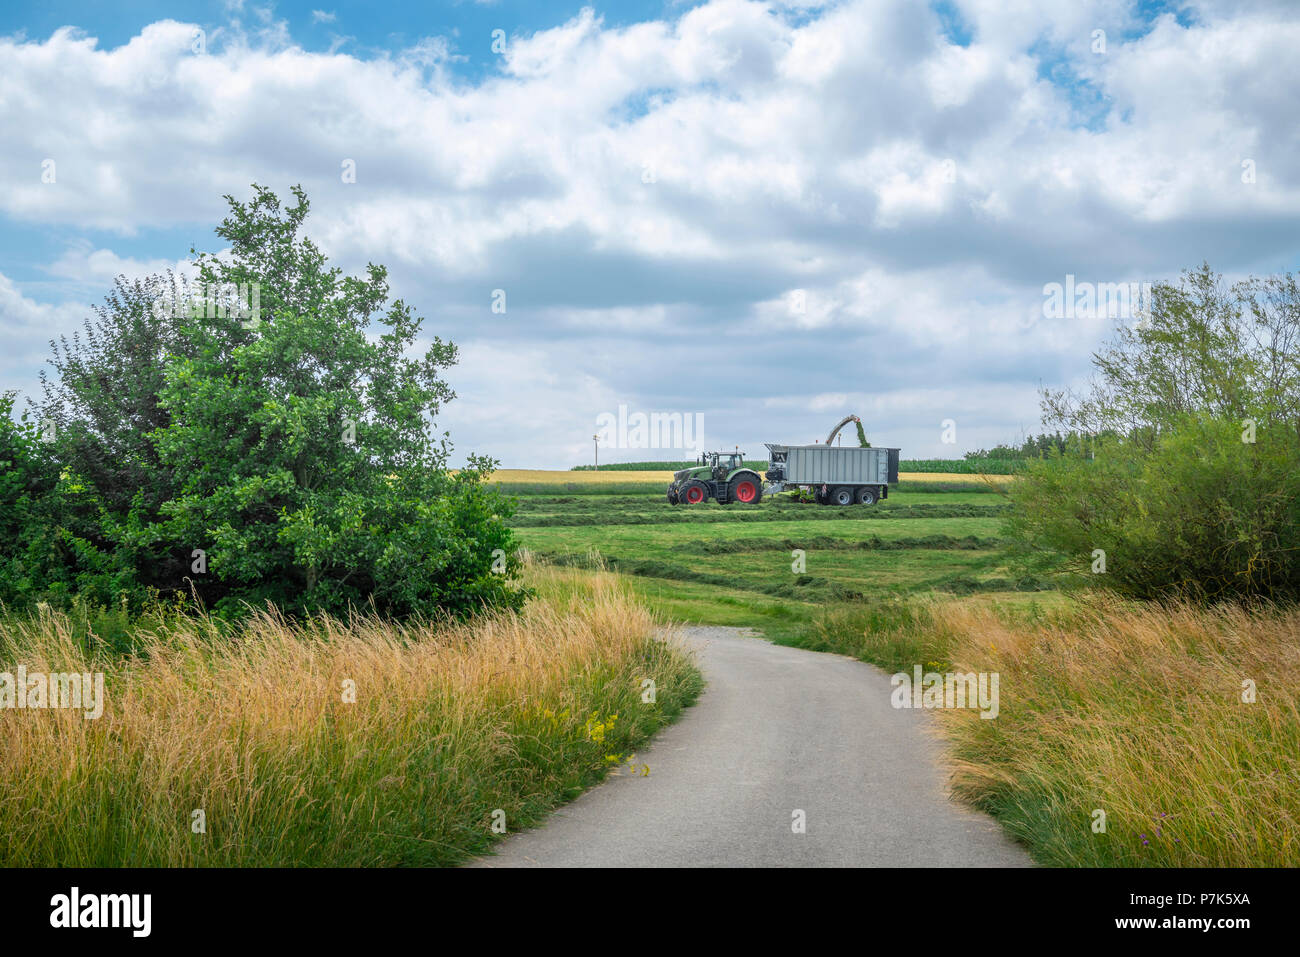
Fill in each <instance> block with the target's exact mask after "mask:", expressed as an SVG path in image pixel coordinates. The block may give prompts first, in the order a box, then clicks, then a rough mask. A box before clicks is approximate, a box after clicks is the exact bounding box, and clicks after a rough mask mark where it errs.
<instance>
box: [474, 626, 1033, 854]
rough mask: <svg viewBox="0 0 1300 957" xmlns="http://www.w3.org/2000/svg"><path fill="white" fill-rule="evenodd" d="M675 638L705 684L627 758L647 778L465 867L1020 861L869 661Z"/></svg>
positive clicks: (579, 804)
mask: <svg viewBox="0 0 1300 957" xmlns="http://www.w3.org/2000/svg"><path fill="white" fill-rule="evenodd" d="M680 633H681V636H682V638H683V640H684V641H685V643H686V645H687V646H688V647H690V648H692V649H694V650H696V651H697V652H698V653H699V656H700V663H701V667H702V668H703V670H704V674H705V678H706V679H707V681H708V687H707V689H706V691H705V692H704V694H703V695H702V696H701V697H700V700H699V701H698V703H696V704H695V706H694V707H692V708H689V709H688V710H687V711H686V712H685V713H684V714H683V716H682V718H681V720H680V721H678V722H677V723H676V724H674V725H672V726H670V727H668V728H665V729H664V730H662V731H660V732H659V734H658V735H656V737H655V738H654V740H653V742H652V744H651V745H650V746H648V747H646V748H644V749H643V750H642V751H641V752H639V753H638V755H637V760H638V764H641V763H644V764H647V765H649V767H650V775H649V776H648V777H632V776H626V775H620V776H612V777H610V778H609V779H607V780H606V781H605V782H604V783H603V784H601V785H599V786H597V787H595V788H593V789H592V790H590V791H588V792H586V793H585V794H583V795H581V796H580V797H579V798H577V799H576V800H575V801H573V802H572V803H570V804H567V805H565V806H564V807H562V808H560V809H558V810H557V811H555V813H554V814H552V815H551V816H550V817H549V818H548V819H547V821H546V823H545V824H544V825H542V826H541V827H539V828H536V829H534V830H530V831H525V832H522V833H520V834H516V835H512V836H511V837H509V838H507V839H506V840H504V841H502V842H501V843H500V844H499V845H498V848H497V853H496V854H495V855H492V856H488V857H483V858H479V859H478V860H476V861H475V862H474V864H475V866H480V867H510V866H520V867H537V866H544V867H656V866H658V867H678V866H686V867H710V866H733V867H783V866H819V867H827V866H829V867H860V866H883V867H907V866H938V867H961V866H980V867H989V866H1013V867H1014V866H1028V865H1029V863H1030V861H1029V858H1028V856H1027V855H1026V854H1025V852H1024V851H1023V849H1021V848H1020V847H1019V846H1018V845H1016V844H1015V843H1014V842H1012V841H1011V840H1010V839H1009V838H1007V836H1006V835H1005V834H1004V833H1003V831H1002V830H1001V828H999V827H998V825H997V824H996V823H995V822H994V821H993V820H992V819H991V818H989V817H987V816H985V815H982V814H978V813H976V812H973V811H970V810H968V809H966V808H964V807H962V806H960V805H958V804H957V803H955V802H954V801H953V800H952V799H951V798H950V797H949V796H948V793H947V789H946V786H945V782H944V773H943V772H942V771H941V770H940V760H941V749H940V746H939V743H938V742H937V741H936V740H934V739H933V737H932V736H931V735H930V734H928V733H927V731H926V730H925V725H926V722H928V721H932V720H933V716H932V715H927V714H925V713H924V712H919V711H912V710H898V709H895V708H893V707H891V705H890V701H889V693H890V690H891V689H890V685H889V677H888V676H887V675H886V674H884V673H883V672H882V671H880V670H879V669H876V668H873V667H872V666H870V665H867V664H864V663H863V662H860V661H855V660H853V659H851V658H847V657H844V656H841V655H831V654H824V653H821V652H813V651H804V650H801V649H797V648H787V647H784V646H781V645H774V644H772V643H771V642H768V641H766V640H765V639H763V638H761V637H757V636H753V635H752V634H750V633H747V632H746V631H745V630H744V629H737V628H722V627H714V626H688V627H683V628H681V629H680ZM796 810H801V811H803V812H804V815H805V820H806V831H805V833H802V834H797V833H794V832H793V830H792V827H791V822H792V820H793V815H794V812H795V811H796Z"/></svg>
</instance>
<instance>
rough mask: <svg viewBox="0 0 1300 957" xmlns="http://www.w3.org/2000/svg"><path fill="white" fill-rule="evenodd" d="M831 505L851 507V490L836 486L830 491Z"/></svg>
mask: <svg viewBox="0 0 1300 957" xmlns="http://www.w3.org/2000/svg"><path fill="white" fill-rule="evenodd" d="M831 504H832V505H852V504H853V489H851V488H847V487H846V486H843V485H837V486H836V487H835V488H833V489H831Z"/></svg>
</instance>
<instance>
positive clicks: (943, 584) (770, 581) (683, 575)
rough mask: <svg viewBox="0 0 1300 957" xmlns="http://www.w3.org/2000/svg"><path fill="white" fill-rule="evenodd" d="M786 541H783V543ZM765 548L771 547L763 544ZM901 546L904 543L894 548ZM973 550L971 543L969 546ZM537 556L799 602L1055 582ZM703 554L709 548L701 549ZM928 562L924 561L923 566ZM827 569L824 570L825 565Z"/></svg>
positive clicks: (981, 561) (821, 561)
mask: <svg viewBox="0 0 1300 957" xmlns="http://www.w3.org/2000/svg"><path fill="white" fill-rule="evenodd" d="M882 545H883V549H884V550H889V549H890V548H891V547H892V545H893V543H882ZM782 547H784V546H782ZM763 550H767V549H763ZM855 550H858V551H878V550H881V549H855ZM896 550H901V549H896ZM968 550H969V551H972V552H973V551H974V550H973V549H968ZM915 551H916V553H917V554H921V555H925V554H927V553H928V552H929V551H932V549H920V548H918V549H916V550H915ZM531 554H532V555H533V557H534V558H535V559H536V560H537V561H541V562H544V563H547V564H551V565H559V566H563V567H569V568H583V569H609V570H611V571H616V572H619V573H622V574H625V575H634V576H637V577H642V578H657V579H663V580H667V581H674V582H690V583H694V584H699V585H713V586H717V587H719V588H727V589H731V590H739V591H746V592H753V593H756V594H760V595H766V596H769V597H772V598H786V599H793V600H796V601H800V602H819V603H826V602H848V603H853V602H861V601H864V600H866V599H868V598H869V597H871V596H872V595H878V594H880V593H882V592H889V593H893V594H907V593H910V592H916V591H931V590H933V591H940V592H947V593H950V594H957V595H969V594H975V593H979V592H1033V591H1044V590H1047V589H1049V588H1051V587H1052V586H1051V584H1050V583H1048V582H1044V581H1042V580H1039V579H1036V578H1033V577H1022V578H1015V579H1013V578H1008V577H1004V576H996V575H993V576H989V575H979V576H977V575H975V574H954V573H953V568H952V564H953V563H947V562H945V563H943V564H942V565H941V566H939V567H938V568H937V569H932V574H930V575H928V576H927V575H925V574H924V573H922V574H920V575H917V574H911V575H908V576H907V577H908V578H909V579H910V580H908V581H904V582H898V581H895V582H890V583H882V582H872V581H870V580H863V579H862V578H860V577H855V576H854V574H853V572H852V570H851V569H848V568H845V567H843V566H842V565H840V564H839V563H834V564H832V563H830V562H828V561H826V556H824V555H823V556H821V557H813V558H811V559H809V558H808V557H807V556H805V561H809V560H811V561H812V562H813V565H812V567H814V568H815V569H818V570H819V571H818V573H817V574H809V573H807V572H806V571H804V572H792V571H791V568H790V563H789V561H788V560H782V561H779V562H777V563H775V564H772V565H771V566H770V567H769V566H766V565H764V566H749V565H745V564H742V563H738V562H735V561H732V560H730V559H729V558H726V557H725V556H726V555H727V554H728V553H726V552H710V553H707V554H709V555H711V556H714V557H715V558H717V559H718V560H717V561H715V562H713V563H709V562H705V561H701V560H695V561H692V562H690V563H689V564H688V563H684V562H679V561H673V560H669V559H666V558H663V557H628V556H620V555H610V554H602V553H600V552H596V551H594V550H593V551H589V552H586V553H581V552H573V551H554V552H546V551H542V552H532V553H531ZM700 554H706V553H703V552H701V553H700ZM976 554H977V555H979V557H978V558H977V565H979V566H985V565H988V566H996V558H995V557H994V556H992V555H990V554H988V553H983V554H980V553H976ZM925 564H927V563H922V566H923V567H924V565H925ZM822 569H824V571H823V570H822Z"/></svg>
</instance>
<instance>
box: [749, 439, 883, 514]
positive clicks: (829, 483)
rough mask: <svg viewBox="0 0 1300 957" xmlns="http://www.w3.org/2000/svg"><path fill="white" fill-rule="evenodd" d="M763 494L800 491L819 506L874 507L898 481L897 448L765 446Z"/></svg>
mask: <svg viewBox="0 0 1300 957" xmlns="http://www.w3.org/2000/svg"><path fill="white" fill-rule="evenodd" d="M767 450H768V460H767V473H766V477H767V481H768V485H767V486H766V487H765V488H764V491H766V492H783V491H789V490H790V489H796V488H802V489H808V490H810V491H811V492H812V493H813V495H814V497H815V498H816V500H817V502H819V503H820V504H822V505H852V504H854V503H857V504H858V505H874V504H875V503H876V502H877V501H879V500H880V499H882V498H888V497H889V486H890V483H894V482H897V481H898V449H877V448H866V449H864V448H857V447H853V446H836V445H773V444H771V443H770V442H769V443H767Z"/></svg>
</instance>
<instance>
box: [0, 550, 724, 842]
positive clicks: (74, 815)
mask: <svg viewBox="0 0 1300 957" xmlns="http://www.w3.org/2000/svg"><path fill="white" fill-rule="evenodd" d="M529 578H530V583H531V584H532V585H533V586H534V587H535V588H536V589H537V591H538V595H537V597H536V598H535V599H534V600H533V601H531V602H530V603H529V604H528V606H527V607H526V608H525V610H524V611H523V612H521V613H519V614H499V615H493V616H490V617H486V618H482V619H480V620H478V621H475V622H473V623H470V624H450V623H447V624H443V625H438V626H427V625H408V626H403V625H397V624H393V623H390V622H386V621H382V620H377V619H373V618H364V617H363V618H356V619H354V620H352V621H347V622H344V621H338V620H334V619H316V620H313V621H311V622H308V623H298V624H295V623H292V622H288V621H285V620H284V619H282V618H281V617H279V616H277V615H275V614H274V613H270V612H268V613H263V614H260V615H257V616H256V617H254V618H253V619H252V620H250V621H248V622H246V623H245V624H243V625H242V626H241V627H240V631H239V633H238V634H237V635H236V636H234V638H235V640H231V636H229V635H226V634H224V633H218V631H217V629H216V626H215V625H214V624H213V623H211V622H208V621H206V620H204V619H196V620H192V621H191V622H190V624H189V625H188V626H181V625H178V624H177V623H175V622H173V623H172V625H171V627H169V628H168V629H167V630H165V631H158V632H157V633H146V634H142V635H139V636H137V637H138V638H139V640H140V643H141V644H140V651H141V653H140V654H137V655H132V656H125V657H124V656H122V655H119V654H115V653H110V652H109V651H107V650H105V649H104V648H103V647H102V646H101V645H99V644H97V643H95V642H89V643H88V642H87V640H86V636H85V635H84V634H83V633H81V632H79V631H77V630H75V627H74V625H73V623H72V622H71V620H70V619H68V618H67V617H66V616H63V615H60V614H56V613H51V612H48V611H46V612H43V613H41V614H39V615H37V616H34V617H15V616H8V617H5V618H4V619H3V620H0V670H12V668H13V667H14V666H16V665H17V664H19V663H21V664H24V665H26V667H27V669H28V670H29V671H31V672H37V671H39V672H46V673H59V672H96V671H100V672H103V673H104V674H105V675H106V682H107V703H106V708H105V712H104V714H103V716H102V717H101V718H100V719H98V720H85V719H84V718H83V715H82V712H80V711H72V710H22V711H18V710H5V711H0V767H3V768H4V774H3V776H0V864H2V865H4V866H11V867H14V866H17V867H29V866H41V867H48V866H85V867H94V866H114V867H116V866H194V865H199V866H209V865H215V866H235V867H244V866H271V865H273V866H290V865H292V866H304V865H305V866H392V865H445V864H453V863H456V862H459V861H462V860H464V859H465V858H466V857H467V856H469V855H471V854H475V853H479V852H483V851H486V850H488V849H489V848H490V845H491V843H492V841H493V840H494V838H495V835H494V833H493V830H492V825H493V823H494V821H496V820H500V819H503V820H504V822H505V824H506V826H507V827H508V828H509V829H510V830H516V829H518V828H520V827H522V826H525V825H528V824H530V823H534V822H536V821H537V820H539V818H540V817H541V816H542V815H543V814H545V812H546V811H547V810H549V809H550V808H552V807H554V806H555V805H556V804H558V803H560V802H562V801H564V800H566V799H568V798H570V797H572V796H574V795H575V794H576V793H577V792H578V791H580V790H581V789H582V788H584V787H586V786H589V785H590V784H592V783H593V782H595V781H597V780H599V779H600V778H601V777H602V776H603V775H605V774H606V773H609V771H610V770H611V768H615V767H617V766H618V765H619V764H620V762H621V761H622V760H623V759H624V757H625V756H626V755H627V753H628V752H629V751H631V750H632V749H634V748H635V747H636V746H637V745H638V744H639V743H640V742H642V741H644V740H645V739H646V737H647V736H648V735H649V734H651V733H652V732H653V731H654V730H655V729H657V728H658V727H660V726H661V725H663V724H664V723H665V722H667V721H669V720H671V719H672V717H673V716H674V715H676V714H677V713H678V712H679V711H680V709H681V708H682V707H684V706H685V705H687V704H688V703H690V702H691V701H692V700H693V699H694V698H695V696H696V695H697V694H698V693H699V691H700V689H701V676H700V674H699V672H698V671H697V669H696V668H695V667H694V665H693V663H692V661H691V660H690V658H689V656H688V655H687V654H686V653H685V652H683V651H681V650H679V648H678V647H677V646H676V645H674V644H672V643H668V642H665V641H662V640H659V639H657V638H656V627H657V623H656V621H655V620H654V619H653V617H652V616H651V615H650V613H648V612H647V611H646V610H645V609H644V608H643V607H642V606H641V605H639V604H638V603H636V602H635V601H634V600H633V598H632V597H631V595H630V594H629V592H628V590H627V589H626V586H624V585H623V584H621V583H619V582H618V581H616V580H615V579H614V578H613V577H612V576H609V575H600V574H597V575H594V576H590V577H587V576H575V575H573V574H572V573H566V572H564V571H563V570H556V569H533V570H531V571H530V574H529ZM646 678H649V679H652V680H653V681H654V682H655V684H656V696H655V697H656V700H655V702H654V703H653V704H646V703H644V702H643V700H642V681H643V679H646ZM349 689H354V697H352V698H351V700H349V697H350V694H351V692H350V691H349ZM196 812H201V816H200V814H198V813H196ZM499 816H503V817H499ZM200 823H201V824H202V827H201V828H200V827H199V825H200Z"/></svg>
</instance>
